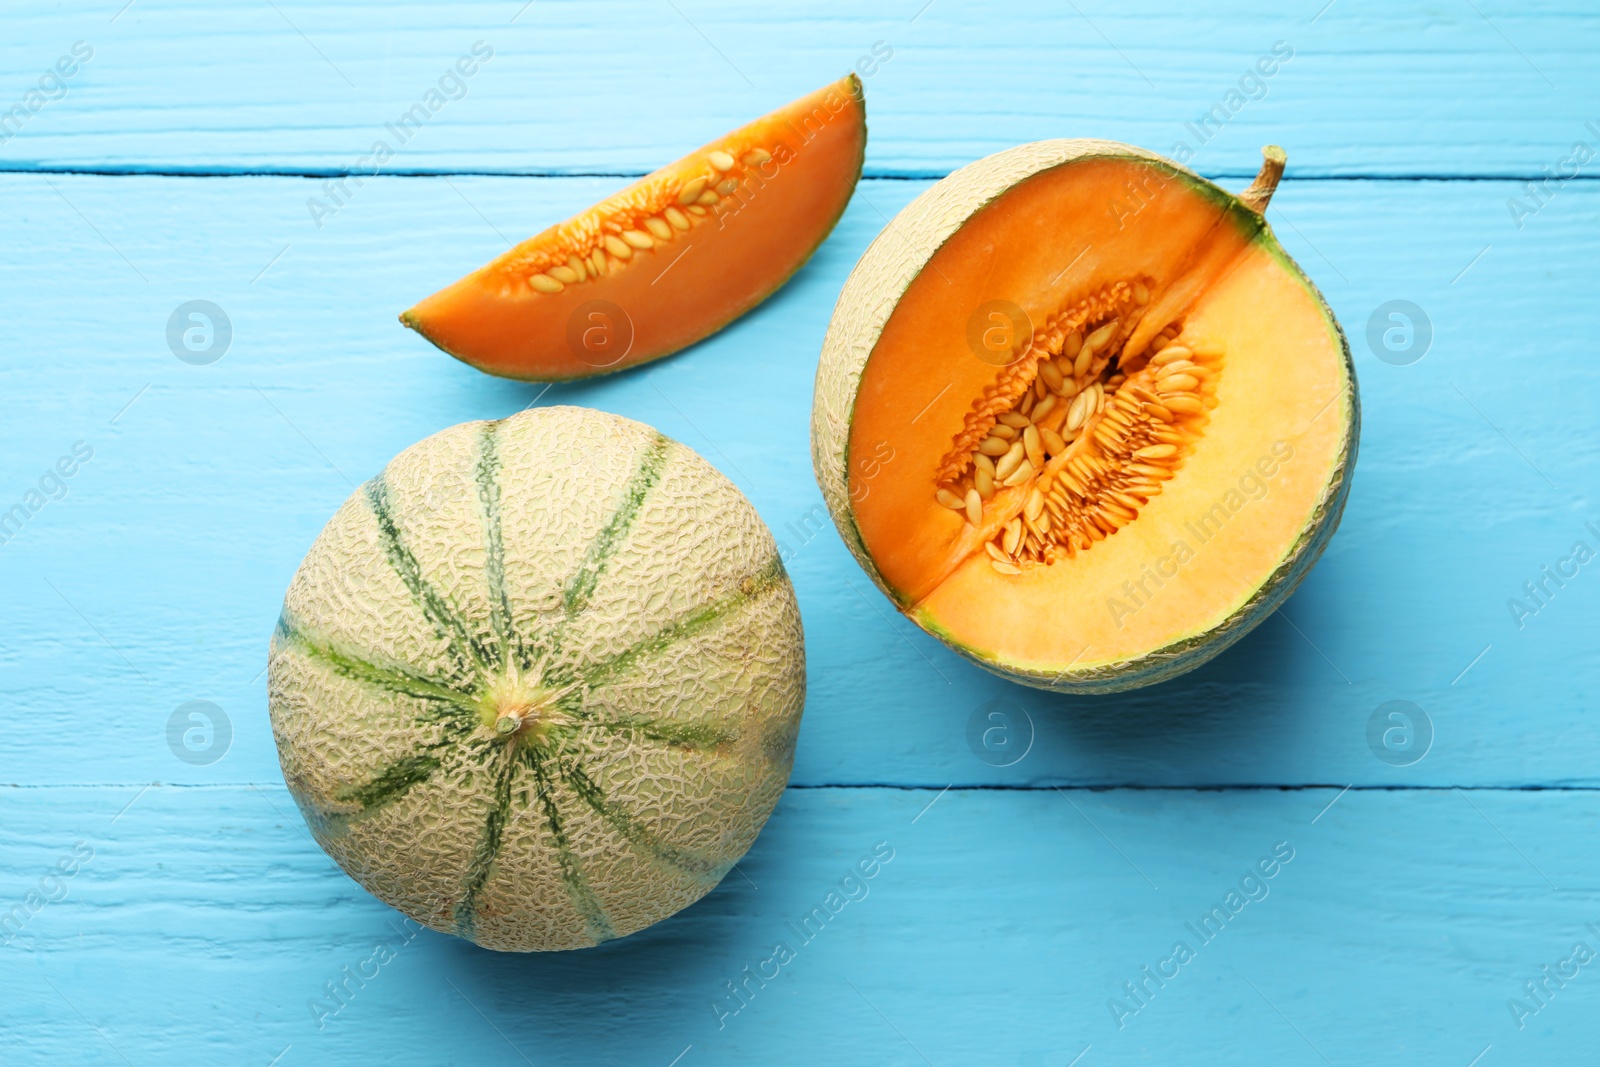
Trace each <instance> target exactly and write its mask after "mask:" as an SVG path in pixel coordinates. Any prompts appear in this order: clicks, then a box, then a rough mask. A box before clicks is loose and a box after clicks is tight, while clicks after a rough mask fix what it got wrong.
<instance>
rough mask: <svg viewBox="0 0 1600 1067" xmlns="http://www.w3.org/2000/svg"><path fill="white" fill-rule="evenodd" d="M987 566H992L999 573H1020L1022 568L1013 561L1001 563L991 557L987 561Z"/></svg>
mask: <svg viewBox="0 0 1600 1067" xmlns="http://www.w3.org/2000/svg"><path fill="white" fill-rule="evenodd" d="M989 566H991V567H993V568H994V569H995V570H997V571H999V572H1000V573H1001V574H1008V575H1016V574H1021V573H1022V568H1021V567H1018V566H1017V565H1016V564H1014V563H1001V562H1000V561H999V560H997V559H991V560H990V561H989Z"/></svg>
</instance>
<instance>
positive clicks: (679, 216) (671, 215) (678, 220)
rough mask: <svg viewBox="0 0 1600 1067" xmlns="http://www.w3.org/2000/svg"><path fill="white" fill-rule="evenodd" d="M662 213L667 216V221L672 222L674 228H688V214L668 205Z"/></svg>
mask: <svg viewBox="0 0 1600 1067" xmlns="http://www.w3.org/2000/svg"><path fill="white" fill-rule="evenodd" d="M662 214H663V215H665V216H666V217H667V221H668V222H670V223H672V228H673V229H674V230H687V229H688V228H689V216H687V215H685V214H684V213H683V212H681V211H679V210H678V209H677V208H676V207H668V208H667V210H665V211H663V212H662Z"/></svg>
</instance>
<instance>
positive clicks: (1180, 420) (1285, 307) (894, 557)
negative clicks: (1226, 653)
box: [812, 141, 1359, 692]
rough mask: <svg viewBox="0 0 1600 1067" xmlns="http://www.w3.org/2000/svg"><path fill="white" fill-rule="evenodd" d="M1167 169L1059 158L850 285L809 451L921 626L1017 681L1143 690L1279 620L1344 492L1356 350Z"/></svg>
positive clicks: (974, 171) (1033, 149) (1022, 155)
mask: <svg viewBox="0 0 1600 1067" xmlns="http://www.w3.org/2000/svg"><path fill="white" fill-rule="evenodd" d="M1266 154H1267V157H1268V158H1267V163H1266V165H1265V166H1264V167H1263V170H1262V175H1261V176H1260V177H1259V178H1258V179H1257V183H1256V184H1255V185H1254V186H1252V187H1251V189H1250V190H1248V191H1247V192H1246V193H1244V194H1241V195H1240V196H1238V197H1235V196H1234V195H1232V194H1230V193H1228V192H1226V191H1224V190H1223V189H1221V188H1219V187H1217V186H1216V185H1214V184H1212V183H1211V182H1208V181H1206V180H1204V179H1202V178H1200V177H1199V176H1197V175H1195V174H1193V173H1192V172H1190V171H1188V170H1185V169H1183V168H1182V167H1179V166H1178V165H1176V164H1174V163H1171V162H1169V161H1167V160H1164V159H1162V158H1161V157H1159V156H1156V155H1153V154H1151V153H1148V152H1145V151H1143V150H1140V149H1136V148H1132V147H1130V146H1127V145H1121V144H1115V143H1110V142H1103V141H1045V142H1040V143H1037V144H1031V145H1023V146H1021V147H1019V148H1014V149H1011V150H1009V151H1006V152H1001V153H999V154H998V155H995V156H990V157H989V158H987V159H984V160H980V161H979V162H977V163H974V164H972V165H970V166H968V167H965V168H963V169H962V170H960V171H957V172H956V173H954V174H952V175H950V176H949V177H948V178H946V179H944V180H943V181H941V182H939V183H938V184H937V185H935V186H934V187H933V188H932V189H930V190H928V191H927V192H926V193H924V194H923V195H921V196H920V197H918V198H917V199H916V200H915V201H913V202H912V203H911V204H910V205H908V206H907V207H906V208H905V210H903V211H902V212H901V213H900V215H899V216H898V217H897V218H896V219H895V220H894V222H893V223H892V224H891V225H890V226H889V227H888V228H887V229H886V230H885V232H884V233H883V234H882V235H880V236H879V237H878V239H877V240H876V241H875V242H874V243H873V244H872V246H871V247H870V248H869V249H868V250H867V252H866V253H865V254H864V255H863V256H862V258H861V261H860V262H859V263H858V264H857V266H856V268H855V270H854V271H853V272H852V274H851V275H850V279H849V281H848V282H847V283H846V285H845V288H844V291H843V293H842V294H841V295H840V298H839V302H838V305H837V307H836V309H835V311H834V316H833V321H832V323H831V325H830V327H829V330H828V334H827V338H826V341H825V343H824V347H823V353H822V361H821V365H820V366H819V369H818V372H817V389H816V398H815V404H814V408H813V418H812V452H813V459H814V464H815V468H816V473H817V478H818V481H819V482H820V484H821V486H822V489H823V493H824V496H825V497H826V499H827V502H828V505H829V508H830V510H831V511H832V514H833V516H834V520H835V522H836V523H837V524H838V526H839V530H840V532H841V534H842V535H843V537H844V540H845V542H846V544H847V545H848V546H849V547H850V550H851V551H852V552H853V553H854V554H855V556H856V558H857V559H858V560H859V561H860V562H861V564H862V566H863V567H864V568H865V569H866V570H867V572H868V573H869V574H870V575H871V576H872V578H873V579H874V580H875V581H876V582H877V583H878V585H879V586H880V587H881V588H882V589H883V591H884V592H885V593H886V594H888V595H889V596H890V597H891V598H892V599H893V600H894V601H895V603H896V604H897V605H898V606H899V607H900V608H901V610H902V611H904V612H905V613H906V614H907V615H908V616H909V617H911V618H912V619H913V620H915V621H916V622H917V623H918V624H919V625H921V626H923V627H924V628H925V629H927V630H929V631H930V632H932V633H934V634H936V635H938V636H939V637H941V638H942V639H944V640H945V641H946V642H948V643H949V644H950V645H951V646H952V647H954V648H955V649H957V650H958V651H960V652H961V653H962V654H964V655H966V656H968V657H970V658H971V659H973V660H975V661H976V662H978V663H980V664H982V665H983V666H985V667H987V668H989V669H991V670H994V671H996V672H998V673H1000V674H1003V675H1005V676H1007V677H1011V678H1014V679H1016V680H1018V681H1022V682H1026V683H1029V684H1033V685H1037V686H1045V687H1053V688H1059V689H1062V690H1066V691H1078V692H1097V691H1110V690H1115V689H1123V688H1129V687H1132V686H1136V685H1142V684H1146V683H1149V682H1153V681H1158V680H1161V679H1163V678H1168V677H1171V676H1172V675H1174V674H1177V673H1179V672H1181V671H1184V670H1187V669H1189V668H1191V667H1194V666H1197V665H1198V664H1200V663H1202V662H1204V661H1205V660H1207V659H1209V658H1211V657H1212V656H1215V655H1216V654H1217V653H1218V652H1220V651H1221V650H1222V649H1223V648H1225V647H1227V645H1229V644H1230V643H1232V642H1233V641H1235V640H1237V639H1238V638H1239V637H1240V636H1241V635H1243V634H1244V633H1245V632H1246V631H1247V630H1249V629H1250V628H1251V627H1252V626H1254V625H1256V624H1257V623H1258V622H1260V621H1261V620H1262V619H1263V618H1265V617H1266V616H1267V615H1268V614H1270V613H1271V612H1272V611H1273V610H1275V609H1276V607H1277V606H1278V605H1279V604H1280V603H1282V601H1283V600H1284V598H1285V597H1287V596H1288V594H1289V593H1290V591H1292V590H1293V588H1294V587H1295V585H1296V584H1297V583H1298V582H1299V581H1300V579H1301V578H1303V577H1304V576H1305V574H1306V572H1307V571H1308V570H1309V568H1310V567H1311V564H1312V563H1313V562H1314V561H1315V560H1316V558H1317V557H1318V555H1319V554H1320V553H1321V552H1322V550H1323V548H1324V546H1326V544H1327V542H1328V539H1329V537H1330V536H1331V535H1332V533H1333V530H1334V527H1335V526H1336V524H1337V522H1338V518H1339V514H1340V511H1341V509H1342V508H1343V505H1344V501H1345V497H1346V495H1347V494H1348V491H1349V485H1350V480H1349V475H1350V471H1351V468H1352V466H1353V464H1354V462H1355V455H1356V438H1357V428H1358V424H1359V404H1358V400H1357V393H1356V380H1355V371H1354V367H1353V365H1352V363H1351V360H1350V355H1349V350H1348V346H1347V345H1346V343H1345V340H1344V336H1343V333H1342V332H1341V331H1340V329H1339V325H1338V323H1337V322H1336V321H1335V320H1334V317H1333V315H1332V313H1331V312H1330V311H1329V309H1328V307H1327V305H1326V304H1325V303H1324V301H1323V300H1322V297H1321V296H1320V294H1319V293H1318V292H1317V290H1316V288H1315V286H1313V285H1312V283H1311V282H1310V280H1309V279H1308V278H1306V276H1305V275H1304V274H1303V273H1302V272H1301V271H1300V269H1299V267H1297V266H1296V265H1295V264H1294V262H1293V261H1292V260H1291V259H1290V258H1289V257H1288V255H1287V254H1285V252H1284V251H1283V249H1282V248H1281V247H1280V246H1279V245H1278V242H1277V240H1276V238H1275V237H1274V236H1273V234H1272V231H1271V229H1270V227H1268V225H1267V224H1266V222H1265V220H1264V219H1263V217H1262V215H1261V211H1262V210H1264V209H1265V207H1266V204H1267V201H1268V199H1269V198H1270V197H1271V195H1272V192H1273V190H1274V189H1275V188H1276V186H1277V183H1278V178H1279V176H1280V175H1281V173H1282V169H1283V154H1282V152H1281V150H1278V149H1269V150H1267V153H1266Z"/></svg>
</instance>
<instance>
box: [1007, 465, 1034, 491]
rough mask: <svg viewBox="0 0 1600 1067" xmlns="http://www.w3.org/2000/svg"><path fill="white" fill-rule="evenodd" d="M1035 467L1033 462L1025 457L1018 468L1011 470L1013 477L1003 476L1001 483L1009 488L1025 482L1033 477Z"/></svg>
mask: <svg viewBox="0 0 1600 1067" xmlns="http://www.w3.org/2000/svg"><path fill="white" fill-rule="evenodd" d="M1033 469H1034V468H1033V464H1032V463H1029V462H1028V461H1027V460H1026V459H1024V460H1023V461H1022V462H1021V463H1019V464H1018V465H1017V469H1016V470H1014V471H1012V472H1011V477H1009V478H1002V479H1001V480H1000V484H1001V485H1004V486H1006V487H1007V488H1010V487H1012V486H1017V485H1021V484H1022V483H1023V482H1025V481H1027V480H1028V479H1029V478H1032V477H1033Z"/></svg>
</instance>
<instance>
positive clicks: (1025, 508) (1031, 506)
mask: <svg viewBox="0 0 1600 1067" xmlns="http://www.w3.org/2000/svg"><path fill="white" fill-rule="evenodd" d="M1042 511H1044V494H1043V493H1041V492H1039V487H1038V486H1034V487H1033V488H1032V489H1030V490H1028V499H1027V502H1026V503H1024V504H1023V505H1022V514H1024V515H1026V516H1027V518H1028V521H1029V522H1033V521H1034V520H1036V519H1037V518H1038V517H1039V514H1040V512H1042Z"/></svg>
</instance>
